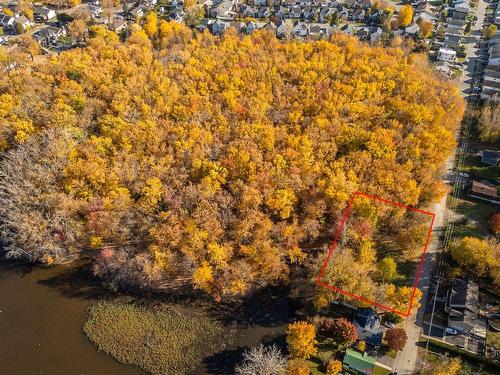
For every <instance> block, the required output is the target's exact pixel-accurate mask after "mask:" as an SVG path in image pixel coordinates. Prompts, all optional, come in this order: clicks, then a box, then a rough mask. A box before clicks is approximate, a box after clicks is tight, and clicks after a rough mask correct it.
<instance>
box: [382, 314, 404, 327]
mask: <svg viewBox="0 0 500 375" xmlns="http://www.w3.org/2000/svg"><path fill="white" fill-rule="evenodd" d="M384 321H386V322H391V323H394V324H399V323H401V322H402V321H403V318H402V317H401V316H400V315H398V314H395V313H393V312H388V313H386V314H385V315H384Z"/></svg>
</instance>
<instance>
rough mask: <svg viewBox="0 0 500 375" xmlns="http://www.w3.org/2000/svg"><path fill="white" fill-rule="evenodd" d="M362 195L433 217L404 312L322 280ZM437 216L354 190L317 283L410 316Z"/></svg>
mask: <svg viewBox="0 0 500 375" xmlns="http://www.w3.org/2000/svg"><path fill="white" fill-rule="evenodd" d="M358 195H359V196H362V197H365V198H370V199H373V200H377V201H380V202H384V203H387V204H390V205H393V206H398V207H402V208H405V209H407V210H410V211H415V212H420V213H423V214H426V215H430V216H431V217H432V220H431V225H430V228H429V231H428V232H427V238H426V241H425V246H424V251H423V253H422V257H421V258H420V263H419V265H418V270H417V277H416V278H415V283H414V285H413V292H412V294H411V298H410V304H409V306H408V310H407V311H406V312H402V311H399V310H396V309H393V308H391V307H388V306H385V305H382V304H379V303H377V302H375V301H370V300H368V299H366V298H363V297H361V296H358V295H356V294H353V293H349V292H346V291H345V290H342V289H340V288H338V287H336V286H333V285H330V284H328V283H326V282H324V281H322V280H321V279H322V278H323V276H324V274H325V271H326V267H327V265H328V261H329V260H330V256H331V255H332V253H333V250H334V249H335V245H336V244H337V241H338V239H339V237H340V234H341V232H342V229H343V228H344V225H345V223H346V221H347V218H348V216H349V214H350V212H351V210H352V204H353V202H354V199H355V198H356V196H358ZM435 218H436V214H434V213H432V212H428V211H424V210H420V209H418V208H415V207H410V206H405V205H403V204H400V203H396V202H391V201H388V200H386V199H383V198H379V197H376V196H373V195H368V194H364V193H361V192H359V191H357V192H354V193H353V194H352V197H351V199H350V201H349V204H348V206H347V209H346V211H345V212H344V216H343V217H342V221H341V223H340V227H339V229H338V231H337V234H336V236H335V239H334V241H333V244H332V246H331V247H330V250H329V251H328V254H327V255H326V259H325V262H324V264H323V267H322V268H321V271H320V273H319V275H318V277H317V278H316V284H318V285H320V286H324V287H326V288H328V289H331V290H333V291H334V292H339V293H342V294H345V295H347V296H350V297H353V298H356V299H358V300H360V301H363V302H366V303H369V304H371V305H374V306H377V307H380V308H382V309H385V310H388V311H391V312H394V313H396V314H399V315H402V316H404V317H408V316H410V313H411V307H412V304H413V299H414V298H415V292H416V290H417V287H418V282H419V280H420V274H421V272H422V266H423V264H424V257H425V253H426V252H427V248H428V246H429V241H430V238H431V233H432V228H433V227H434V220H435Z"/></svg>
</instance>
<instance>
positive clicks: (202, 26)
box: [194, 18, 215, 32]
mask: <svg viewBox="0 0 500 375" xmlns="http://www.w3.org/2000/svg"><path fill="white" fill-rule="evenodd" d="M213 23H215V20H212V19H210V18H203V19H202V20H201V21H200V22H199V23H198V24H197V25H196V26H195V27H194V28H195V29H196V30H197V31H199V32H203V31H205V30H209V31H211V30H212V24H213Z"/></svg>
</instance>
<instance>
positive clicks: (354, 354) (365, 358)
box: [342, 349, 376, 375]
mask: <svg viewBox="0 0 500 375" xmlns="http://www.w3.org/2000/svg"><path fill="white" fill-rule="evenodd" d="M375 362H376V360H375V358H373V357H370V356H369V355H368V354H366V353H360V352H358V351H356V350H352V349H347V350H346V352H345V355H344V361H343V362H342V363H343V365H344V368H345V369H346V370H351V371H354V372H356V373H359V374H362V375H373V373H374V370H375Z"/></svg>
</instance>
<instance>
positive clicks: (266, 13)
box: [257, 6, 271, 18]
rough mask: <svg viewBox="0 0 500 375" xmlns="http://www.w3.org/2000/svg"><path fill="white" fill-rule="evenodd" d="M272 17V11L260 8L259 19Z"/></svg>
mask: <svg viewBox="0 0 500 375" xmlns="http://www.w3.org/2000/svg"><path fill="white" fill-rule="evenodd" d="M270 15H271V11H270V10H269V8H268V7H265V6H264V7H260V8H259V10H258V11H257V18H268V17H269V16H270Z"/></svg>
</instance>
